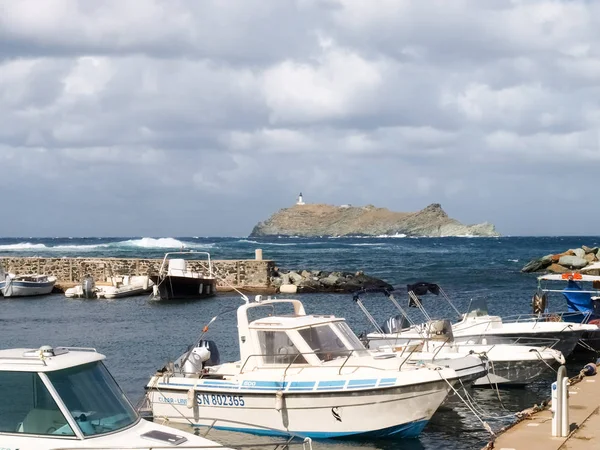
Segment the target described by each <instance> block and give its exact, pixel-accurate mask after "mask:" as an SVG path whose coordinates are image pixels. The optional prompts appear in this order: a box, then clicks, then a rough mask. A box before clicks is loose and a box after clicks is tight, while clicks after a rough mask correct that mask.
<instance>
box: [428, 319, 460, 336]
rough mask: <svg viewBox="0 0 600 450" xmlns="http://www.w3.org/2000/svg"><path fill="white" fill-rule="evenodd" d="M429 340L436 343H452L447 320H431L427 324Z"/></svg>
mask: <svg viewBox="0 0 600 450" xmlns="http://www.w3.org/2000/svg"><path fill="white" fill-rule="evenodd" d="M427 331H428V334H429V339H432V340H436V341H438V340H439V341H453V340H454V335H453V334H452V323H450V321H449V320H448V319H442V320H432V321H431V322H429V323H428V324H427Z"/></svg>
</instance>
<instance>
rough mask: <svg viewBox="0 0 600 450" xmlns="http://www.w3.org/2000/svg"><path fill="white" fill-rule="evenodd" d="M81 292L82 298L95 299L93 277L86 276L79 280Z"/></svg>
mask: <svg viewBox="0 0 600 450" xmlns="http://www.w3.org/2000/svg"><path fill="white" fill-rule="evenodd" d="M81 291H82V292H83V298H95V297H96V282H95V281H94V277H92V276H91V275H86V276H85V277H83V280H81Z"/></svg>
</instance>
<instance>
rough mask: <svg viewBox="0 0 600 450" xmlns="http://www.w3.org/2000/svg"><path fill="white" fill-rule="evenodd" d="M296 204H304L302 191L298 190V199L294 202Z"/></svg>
mask: <svg viewBox="0 0 600 450" xmlns="http://www.w3.org/2000/svg"><path fill="white" fill-rule="evenodd" d="M296 205H305V203H304V200H302V192H300V195H299V196H298V201H297V202H296Z"/></svg>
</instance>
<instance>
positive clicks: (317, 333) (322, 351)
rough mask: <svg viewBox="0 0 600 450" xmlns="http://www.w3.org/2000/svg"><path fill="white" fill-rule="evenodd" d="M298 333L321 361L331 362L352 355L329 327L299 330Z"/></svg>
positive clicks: (321, 326) (322, 326)
mask: <svg viewBox="0 0 600 450" xmlns="http://www.w3.org/2000/svg"><path fill="white" fill-rule="evenodd" d="M298 333H300V336H302V338H303V339H304V340H305V341H306V343H307V344H308V345H309V346H310V348H311V349H312V350H313V351H314V352H315V354H316V355H317V356H318V357H319V359H320V360H321V361H331V360H332V359H335V358H339V357H346V356H348V355H349V354H350V353H351V351H350V350H349V349H348V348H347V347H346V345H345V344H344V342H343V341H342V340H341V339H340V338H339V336H338V335H337V334H335V331H333V329H332V328H331V327H330V326H329V325H320V326H316V327H310V328H304V329H303V330H298Z"/></svg>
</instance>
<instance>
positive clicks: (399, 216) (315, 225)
mask: <svg viewBox="0 0 600 450" xmlns="http://www.w3.org/2000/svg"><path fill="white" fill-rule="evenodd" d="M398 235H406V236H430V237H442V236H500V234H499V233H498V232H497V231H496V229H495V227H494V225H492V224H491V223H487V222H486V223H481V224H476V225H463V224H462V223H460V222H459V221H458V220H456V219H452V218H450V217H448V214H446V212H445V211H444V210H443V209H442V207H441V205H440V204H439V203H434V204H431V205H429V206H428V207H426V208H425V209H422V210H421V211H418V212H394V211H390V210H389V209H386V208H377V207H375V206H373V205H368V206H350V205H342V206H334V205H324V204H305V203H304V202H303V201H302V195H300V197H299V200H298V203H296V204H295V205H294V206H292V207H291V208H284V209H281V210H279V211H278V212H276V213H275V214H273V215H272V216H271V217H269V218H268V219H267V220H265V221H264V222H260V223H259V224H257V225H256V226H255V227H254V229H253V230H252V233H251V234H250V236H252V237H256V236H302V237H314V236H398Z"/></svg>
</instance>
